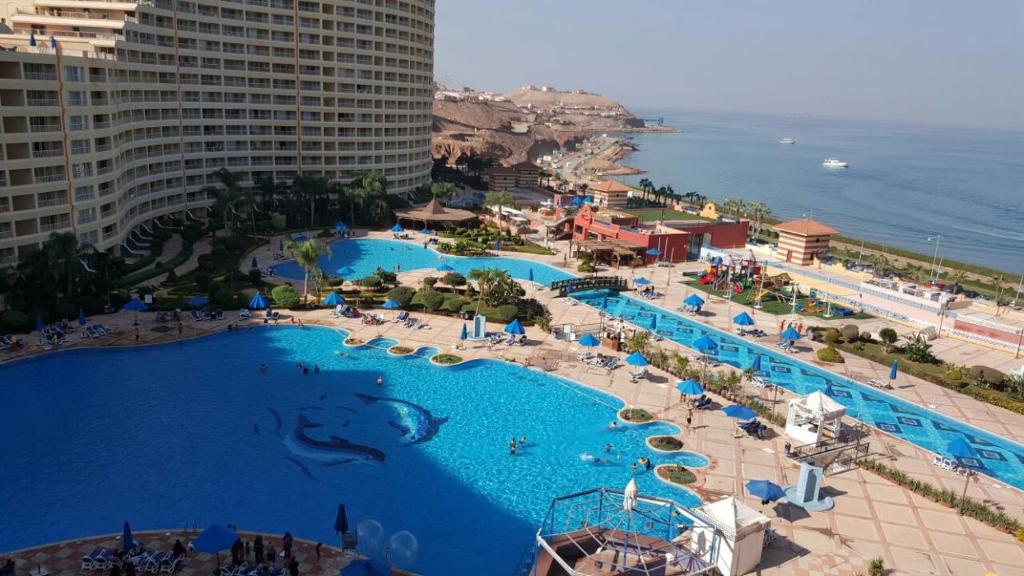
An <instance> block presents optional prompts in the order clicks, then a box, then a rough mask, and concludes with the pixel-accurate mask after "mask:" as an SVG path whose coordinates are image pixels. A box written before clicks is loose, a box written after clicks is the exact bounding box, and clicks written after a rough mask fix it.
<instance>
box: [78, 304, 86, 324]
mask: <svg viewBox="0 0 1024 576" xmlns="http://www.w3.org/2000/svg"><path fill="white" fill-rule="evenodd" d="M85 324H86V320H85V310H82V309H81V308H79V309H78V325H79V326H85Z"/></svg>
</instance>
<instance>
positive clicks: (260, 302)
mask: <svg viewBox="0 0 1024 576" xmlns="http://www.w3.org/2000/svg"><path fill="white" fill-rule="evenodd" d="M266 307H267V299H266V298H264V297H263V294H260V293H259V292H257V293H256V295H255V296H253V297H252V300H249V309H250V310H263V309H264V308H266Z"/></svg>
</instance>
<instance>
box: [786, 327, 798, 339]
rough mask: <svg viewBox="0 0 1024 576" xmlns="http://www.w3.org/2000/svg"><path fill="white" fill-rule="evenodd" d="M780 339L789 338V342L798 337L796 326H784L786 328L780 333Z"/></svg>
mask: <svg viewBox="0 0 1024 576" xmlns="http://www.w3.org/2000/svg"><path fill="white" fill-rule="evenodd" d="M782 339H783V340H789V341H790V342H795V341H797V340H799V339H800V333H799V332H797V330H796V328H793V327H792V326H790V327H789V328H786V330H785V331H784V332H783V333H782Z"/></svg>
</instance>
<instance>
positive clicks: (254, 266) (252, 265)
mask: <svg viewBox="0 0 1024 576" xmlns="http://www.w3.org/2000/svg"><path fill="white" fill-rule="evenodd" d="M259 267H260V263H259V262H257V261H256V257H255V256H253V257H252V262H249V268H259Z"/></svg>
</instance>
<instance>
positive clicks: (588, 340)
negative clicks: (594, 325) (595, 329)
mask: <svg viewBox="0 0 1024 576" xmlns="http://www.w3.org/2000/svg"><path fill="white" fill-rule="evenodd" d="M600 344H601V341H600V340H598V339H597V338H596V337H595V336H594V335H593V334H585V335H584V336H583V337H582V338H580V346H586V347H587V348H593V347H594V346H598V345H600Z"/></svg>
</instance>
